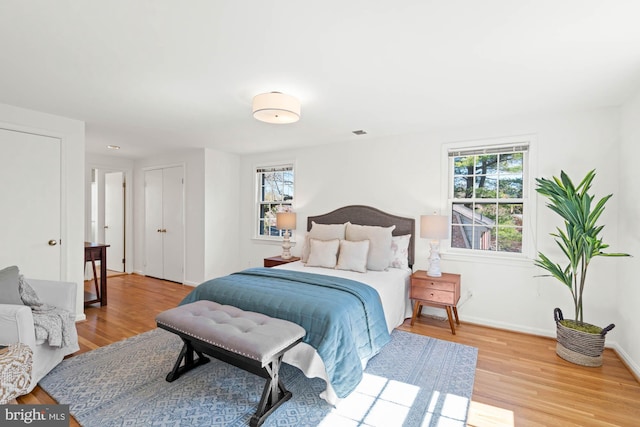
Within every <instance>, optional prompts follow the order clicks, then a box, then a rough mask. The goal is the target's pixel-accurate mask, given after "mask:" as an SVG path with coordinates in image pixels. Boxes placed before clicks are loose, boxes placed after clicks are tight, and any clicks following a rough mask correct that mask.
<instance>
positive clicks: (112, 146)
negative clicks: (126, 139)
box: [107, 145, 120, 150]
mask: <svg viewBox="0 0 640 427" xmlns="http://www.w3.org/2000/svg"><path fill="white" fill-rule="evenodd" d="M107 148H108V149H109V150H119V149H120V146H119V145H107Z"/></svg>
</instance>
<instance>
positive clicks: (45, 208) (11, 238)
mask: <svg viewBox="0 0 640 427" xmlns="http://www.w3.org/2000/svg"><path fill="white" fill-rule="evenodd" d="M60 171H61V168H60V140H59V139H57V138H51V137H48V136H42V135H34V134H31V133H25V132H18V131H13V130H8V129H0V200H2V209H0V236H2V239H1V243H0V269H1V268H4V267H7V266H10V265H17V266H18V267H19V268H20V272H21V273H24V274H25V276H27V277H31V278H34V279H53V280H60V272H61V249H60V245H61V243H64V242H60V237H61V226H60V223H61V184H60Z"/></svg>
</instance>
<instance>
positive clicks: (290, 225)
mask: <svg viewBox="0 0 640 427" xmlns="http://www.w3.org/2000/svg"><path fill="white" fill-rule="evenodd" d="M276 228H277V229H278V230H284V234H283V235H282V237H283V241H282V255H281V257H282V259H291V250H290V249H291V241H290V240H289V237H291V233H289V230H295V229H296V214H295V213H294V212H278V213H276Z"/></svg>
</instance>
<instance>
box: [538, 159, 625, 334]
mask: <svg viewBox="0 0 640 427" xmlns="http://www.w3.org/2000/svg"><path fill="white" fill-rule="evenodd" d="M595 176H596V172H595V170H592V171H590V172H589V173H587V175H586V176H585V177H584V179H583V180H582V181H581V182H580V184H578V185H577V186H576V185H574V184H573V182H572V181H571V179H570V178H569V176H567V174H566V173H565V172H564V171H561V173H560V178H557V177H555V176H554V177H553V179H546V178H536V182H537V184H538V186H537V188H536V191H537V192H538V193H540V194H542V195H543V196H545V197H547V198H548V203H547V207H549V208H550V209H551V210H552V211H554V212H555V213H557V214H558V215H560V217H561V218H562V219H563V220H564V228H560V227H558V228H556V233H550V234H551V236H553V237H555V241H556V243H557V244H558V246H559V247H560V249H561V250H562V252H563V253H564V256H565V258H566V260H565V261H564V263H563V264H560V263H557V262H554V261H552V260H551V259H549V257H547V256H546V255H545V254H543V253H541V252H538V259H536V260H535V264H536V265H537V266H538V267H541V268H543V269H545V270H547V271H548V272H549V273H550V275H551V276H553V277H555V278H556V279H558V280H559V281H560V282H561V283H562V284H564V285H565V286H566V287H567V288H568V289H569V291H571V296H572V297H573V304H574V308H575V321H576V322H584V320H583V310H582V294H583V291H584V286H585V283H586V279H587V269H588V268H589V264H590V263H591V261H592V260H593V258H595V257H597V256H608V257H611V256H615V257H619V256H629V254H625V253H606V252H603V251H604V250H605V249H606V248H608V247H609V245H607V244H605V243H604V242H603V241H602V237H600V233H601V232H602V229H603V228H604V225H598V224H596V223H597V221H598V219H599V218H600V215H602V212H604V208H605V204H606V203H607V201H608V200H609V199H610V198H611V196H613V195H612V194H609V195H607V196H605V197H603V198H601V199H600V200H598V201H596V200H595V196H593V195H590V194H589V193H588V191H589V189H590V188H591V182H592V181H593V178H594V177H595Z"/></svg>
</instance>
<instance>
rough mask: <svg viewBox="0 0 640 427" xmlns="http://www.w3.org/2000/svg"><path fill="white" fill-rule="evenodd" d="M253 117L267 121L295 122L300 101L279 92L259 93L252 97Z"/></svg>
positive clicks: (298, 112)
mask: <svg viewBox="0 0 640 427" xmlns="http://www.w3.org/2000/svg"><path fill="white" fill-rule="evenodd" d="M253 117H255V118H256V119H258V120H260V121H262V122H267V123H276V124H277V123H294V122H297V121H298V120H299V119H300V101H298V100H297V99H296V98H294V97H293V96H291V95H285V94H284V93H280V92H269V93H261V94H260V95H256V96H255V97H254V98H253Z"/></svg>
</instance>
